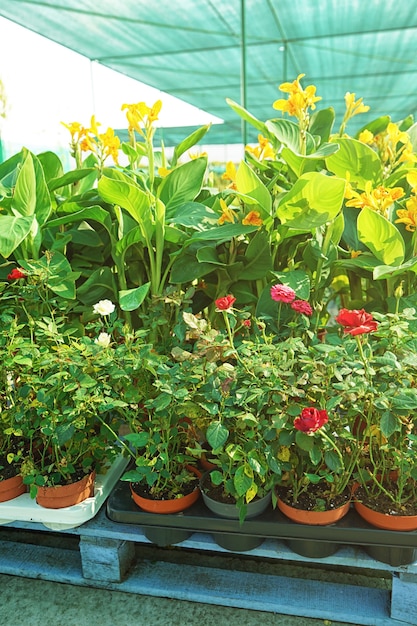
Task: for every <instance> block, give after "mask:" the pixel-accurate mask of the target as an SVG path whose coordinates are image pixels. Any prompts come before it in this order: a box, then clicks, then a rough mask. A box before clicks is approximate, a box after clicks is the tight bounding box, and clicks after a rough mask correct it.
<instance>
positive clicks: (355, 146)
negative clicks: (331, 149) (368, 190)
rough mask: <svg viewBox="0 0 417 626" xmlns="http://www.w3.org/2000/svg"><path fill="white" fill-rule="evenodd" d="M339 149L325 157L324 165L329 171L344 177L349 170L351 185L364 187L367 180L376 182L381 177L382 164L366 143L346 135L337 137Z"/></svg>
mask: <svg viewBox="0 0 417 626" xmlns="http://www.w3.org/2000/svg"><path fill="white" fill-rule="evenodd" d="M337 143H338V144H339V150H338V151H337V152H336V153H335V154H333V155H331V156H329V157H327V159H326V166H327V169H328V170H330V172H333V174H336V176H340V178H346V172H349V175H350V183H351V184H352V186H353V187H358V188H359V189H365V185H366V182H367V181H369V180H370V181H372V182H373V183H374V184H377V183H378V182H379V181H380V179H381V177H382V164H381V160H380V158H379V156H378V155H377V153H376V152H375V151H374V150H372V148H370V147H369V146H367V145H366V144H364V143H362V142H360V141H357V140H356V139H351V138H347V137H338V138H337Z"/></svg>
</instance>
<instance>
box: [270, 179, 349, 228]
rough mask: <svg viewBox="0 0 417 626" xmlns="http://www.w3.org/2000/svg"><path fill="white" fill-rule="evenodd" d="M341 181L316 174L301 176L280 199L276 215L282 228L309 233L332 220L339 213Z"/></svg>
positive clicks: (343, 189) (342, 186)
mask: <svg viewBox="0 0 417 626" xmlns="http://www.w3.org/2000/svg"><path fill="white" fill-rule="evenodd" d="M344 191H345V181H344V180H342V179H341V178H335V177H331V176H326V175H324V174H321V173H319V172H309V173H307V174H303V176H301V177H300V178H299V179H298V180H297V181H296V182H295V184H294V186H293V188H292V189H291V190H290V191H289V192H288V193H287V194H286V195H285V196H284V197H283V198H282V200H281V202H280V204H279V206H278V209H277V215H278V217H279V219H280V220H281V222H282V223H283V224H285V225H286V226H290V227H293V228H296V229H297V230H301V231H302V230H304V231H309V230H312V229H314V228H317V227H318V226H322V225H323V224H326V223H327V222H330V221H331V220H333V219H335V217H336V216H337V215H338V213H339V212H340V209H341V206H342V202H343V197H344Z"/></svg>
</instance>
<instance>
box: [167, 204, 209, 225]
mask: <svg viewBox="0 0 417 626" xmlns="http://www.w3.org/2000/svg"><path fill="white" fill-rule="evenodd" d="M213 219H217V214H216V213H214V211H213V210H212V209H210V208H209V207H207V206H205V205H204V204H200V203H199V202H186V203H185V204H182V205H179V206H178V207H176V208H175V213H174V214H172V215H170V216H169V217H167V219H166V221H167V223H168V224H175V225H179V226H191V227H195V228H198V229H199V230H200V229H201V227H202V224H203V223H204V221H206V220H213Z"/></svg>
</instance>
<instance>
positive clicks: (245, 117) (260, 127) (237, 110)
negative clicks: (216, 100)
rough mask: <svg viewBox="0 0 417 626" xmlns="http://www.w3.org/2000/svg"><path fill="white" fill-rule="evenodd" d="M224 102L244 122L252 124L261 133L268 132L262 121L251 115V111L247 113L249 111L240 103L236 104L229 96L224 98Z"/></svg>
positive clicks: (265, 133)
mask: <svg viewBox="0 0 417 626" xmlns="http://www.w3.org/2000/svg"><path fill="white" fill-rule="evenodd" d="M226 102H227V104H228V105H229V107H230V108H231V109H232V110H233V111H234V112H235V113H237V114H238V115H239V116H240V117H241V118H242V119H243V120H245V122H249V124H251V125H252V126H254V127H255V128H256V129H257V130H259V131H260V132H261V133H262V134H263V135H267V134H268V133H267V131H266V126H265V124H264V122H261V121H260V120H258V119H257V118H256V117H254V116H253V115H252V113H249V111H247V110H246V109H245V108H244V107H242V106H241V105H240V104H238V103H237V102H235V101H234V100H231V99H230V98H226Z"/></svg>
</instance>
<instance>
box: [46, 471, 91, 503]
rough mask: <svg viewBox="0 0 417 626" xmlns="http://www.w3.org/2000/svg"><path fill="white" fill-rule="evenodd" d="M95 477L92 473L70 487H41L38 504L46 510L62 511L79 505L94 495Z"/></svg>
mask: <svg viewBox="0 0 417 626" xmlns="http://www.w3.org/2000/svg"><path fill="white" fill-rule="evenodd" d="M95 477H96V473H95V472H92V473H91V474H87V475H86V476H84V478H82V479H81V480H78V481H77V482H75V483H71V484H70V485H56V486H54V487H39V489H38V493H37V495H36V502H37V503H38V504H39V505H40V506H43V507H45V508H46V509H62V508H64V507H66V506H73V505H74V504H79V503H80V502H83V500H86V499H87V498H90V497H91V496H93V495H94V481H95Z"/></svg>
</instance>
